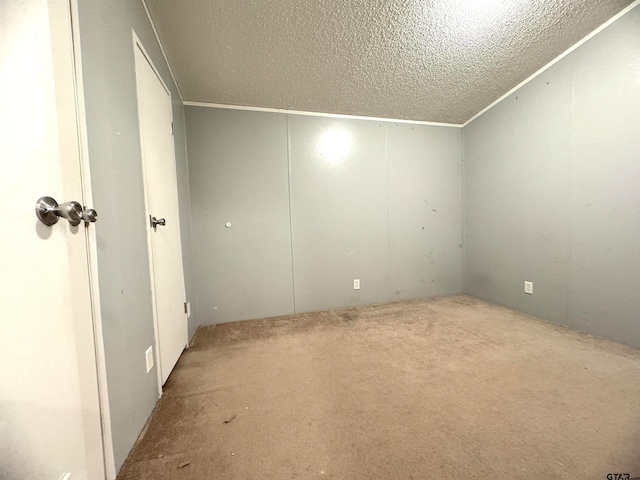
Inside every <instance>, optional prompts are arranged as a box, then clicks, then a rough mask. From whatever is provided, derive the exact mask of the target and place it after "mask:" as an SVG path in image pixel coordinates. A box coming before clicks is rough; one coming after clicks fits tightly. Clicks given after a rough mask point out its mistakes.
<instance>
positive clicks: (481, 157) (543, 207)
mask: <svg viewBox="0 0 640 480" xmlns="http://www.w3.org/2000/svg"><path fill="white" fill-rule="evenodd" d="M638 59H640V8H638V7H636V8H635V9H634V10H632V11H631V12H630V13H628V14H627V15H625V16H624V17H622V18H621V19H619V20H618V21H616V22H615V23H614V24H612V25H611V26H609V27H608V28H606V29H605V30H604V31H602V32H601V33H599V34H598V35H596V36H595V37H594V38H592V39H591V40H589V41H588V42H586V43H585V44H584V45H582V46H581V47H579V48H578V49H577V50H575V51H574V52H573V53H571V54H570V55H568V56H567V57H565V58H564V59H562V60H560V61H559V62H558V63H557V64H555V65H554V66H552V67H551V68H550V69H549V70H547V71H546V72H544V73H543V74H542V75H540V76H538V77H537V78H536V79H534V80H533V81H532V82H530V83H528V84H527V85H526V86H524V87H523V88H521V89H520V90H518V91H517V92H515V93H514V94H512V95H511V96H509V97H508V98H507V99H505V100H504V101H502V102H501V103H499V104H498V105H496V106H495V107H494V108H492V109H491V110H489V111H488V112H486V113H485V114H484V115H482V116H480V117H479V118H478V119H476V120H475V121H473V122H472V123H470V124H469V125H468V126H466V127H465V128H464V149H465V154H464V162H465V163H464V173H465V267H466V272H465V288H466V293H468V294H470V295H473V296H476V297H479V298H483V299H486V300H489V301H492V302H496V303H499V304H502V305H506V306H509V307H513V308H516V309H518V310H522V311H524V312H527V313H531V314H533V315H537V316H540V317H543V318H546V319H549V320H552V321H554V322H558V323H561V324H564V325H568V326H571V327H574V328H577V329H580V330H583V331H587V332H591V333H594V334H597V335H602V336H605V337H608V338H612V339H615V340H619V341H621V342H624V343H628V344H631V345H634V346H636V347H640V328H638V321H639V319H640V313H639V312H640V295H638V293H637V291H636V289H637V286H638V285H640V268H639V267H638V266H639V265H640V249H639V248H638V245H640V188H639V187H638V182H639V180H640V142H638V125H640V68H639V67H638V65H639V63H638ZM525 280H530V281H533V282H534V294H533V295H526V294H524V293H523V282H524V281H525Z"/></svg>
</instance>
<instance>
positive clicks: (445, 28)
mask: <svg viewBox="0 0 640 480" xmlns="http://www.w3.org/2000/svg"><path fill="white" fill-rule="evenodd" d="M146 3H147V6H148V8H149V11H150V13H151V17H152V19H153V21H154V24H155V26H156V28H157V30H158V35H159V37H160V40H161V41H162V44H163V46H164V49H165V51H166V53H167V57H168V59H169V62H170V63H171V66H172V68H173V71H174V74H175V76H176V79H177V82H178V85H179V87H180V90H181V91H182V94H183V97H184V100H186V101H197V102H209V103H222V104H232V105H247V106H255V107H271V108H279V109H289V110H303V111H312V112H328V113H341V114H350V115H363V116H372V117H385V118H397V119H408V120H423V121H431V122H444V123H464V122H465V121H466V120H468V119H469V118H471V117H472V116H473V115H475V114H476V113H478V112H479V111H481V110H482V109H483V108H484V107H486V106H487V105H489V104H490V103H492V102H493V101H494V100H496V99H497V98H499V97H500V96H502V95H503V94H504V93H506V92H507V91H509V90H510V89H511V88H513V87H514V86H515V85H517V84H518V83H520V82H521V81H522V80H524V79H525V78H527V77H528V76H529V75H531V74H532V73H534V72H535V71H536V70H538V69H539V68H541V67H542V66H544V65H545V64H546V63H548V62H549V61H551V60H552V59H553V58H555V57H556V56H557V55H559V54H560V53H562V52H563V51H564V50H566V49H567V48H569V47H570V46H571V45H573V44H574V43H576V42H577V41H578V40H580V39H581V38H582V37H584V36H585V35H587V34H588V33H590V32H591V31H593V30H594V29H595V28H597V27H598V26H600V25H601V24H602V23H604V22H605V21H606V20H608V19H609V18H611V17H612V16H614V15H615V14H616V13H618V12H619V11H620V10H622V9H623V8H624V7H626V6H627V5H629V4H630V3H631V0H298V1H296V0H146Z"/></svg>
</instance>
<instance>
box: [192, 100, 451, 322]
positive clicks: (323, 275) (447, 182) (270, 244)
mask: <svg viewBox="0 0 640 480" xmlns="http://www.w3.org/2000/svg"><path fill="white" fill-rule="evenodd" d="M186 119H187V144H188V149H189V174H190V178H191V204H192V209H193V210H192V215H193V245H194V254H195V256H196V258H197V259H198V262H197V265H196V270H195V272H196V284H197V286H198V292H197V301H198V308H199V312H200V320H201V322H202V323H219V322H229V321H235V320H245V319H251V318H260V317H268V316H276V315H283V314H290V313H294V312H306V311H315V310H322V309H327V308H334V307H344V306H351V305H361V304H368V303H378V302H388V301H389V300H401V299H408V298H416V297H423V296H430V295H438V294H452V293H461V292H462V290H463V287H462V133H461V129H459V128H448V127H436V126H424V125H410V124H396V123H392V122H379V121H368V120H355V119H342V118H334V117H312V116H302V115H293V114H286V115H285V114H278V113H264V112H250V111H238V110H224V109H216V108H206V107H186ZM336 132H338V133H336ZM326 135H329V137H325V136H326ZM331 135H334V136H335V137H334V138H333V139H332V140H331ZM324 138H329V139H330V140H329V141H328V143H323V142H325V140H323V139H324ZM343 143H344V145H345V146H346V147H345V148H347V150H346V151H345V152H344V154H343V155H341V152H340V148H338V147H340V145H341V144H343ZM323 145H324V146H323ZM226 222H230V223H231V227H230V228H227V227H225V223H226ZM354 278H359V279H360V280H361V289H360V290H358V291H356V290H353V279H354Z"/></svg>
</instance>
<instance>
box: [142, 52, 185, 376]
mask: <svg viewBox="0 0 640 480" xmlns="http://www.w3.org/2000/svg"><path fill="white" fill-rule="evenodd" d="M135 61H136V82H137V87H138V114H139V121H140V141H141V146H142V163H143V173H144V179H145V194H146V202H147V213H148V215H150V216H154V217H157V218H158V219H164V221H165V225H158V226H157V227H155V228H153V227H151V225H150V224H148V225H147V228H148V234H149V238H150V244H151V269H152V282H151V285H152V288H153V290H154V297H155V314H156V333H157V335H156V336H157V339H158V357H159V359H160V362H159V363H160V374H161V379H162V384H164V383H165V382H166V381H167V378H169V374H170V373H171V370H172V369H173V367H174V366H175V364H176V362H177V361H178V358H179V357H180V354H181V353H182V351H183V350H184V348H185V346H186V345H187V316H186V313H185V311H184V301H185V287H184V273H183V266H182V245H181V240H180V219H179V214H178V187H177V178H176V164H175V151H174V143H173V136H172V134H171V119H172V113H171V96H170V95H169V93H168V92H167V89H166V88H165V86H164V85H163V84H162V82H161V81H160V79H159V78H158V76H157V75H156V73H155V71H154V69H153V67H152V66H151V64H150V63H149V61H148V60H147V58H146V56H145V55H144V53H143V52H142V50H141V49H140V47H139V46H138V45H136V48H135Z"/></svg>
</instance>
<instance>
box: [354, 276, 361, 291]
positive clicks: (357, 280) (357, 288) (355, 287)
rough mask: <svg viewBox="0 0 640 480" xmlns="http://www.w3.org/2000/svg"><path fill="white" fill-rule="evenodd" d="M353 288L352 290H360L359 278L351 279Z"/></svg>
mask: <svg viewBox="0 0 640 480" xmlns="http://www.w3.org/2000/svg"><path fill="white" fill-rule="evenodd" d="M353 289H354V290H360V279H359V278H354V279H353Z"/></svg>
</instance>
